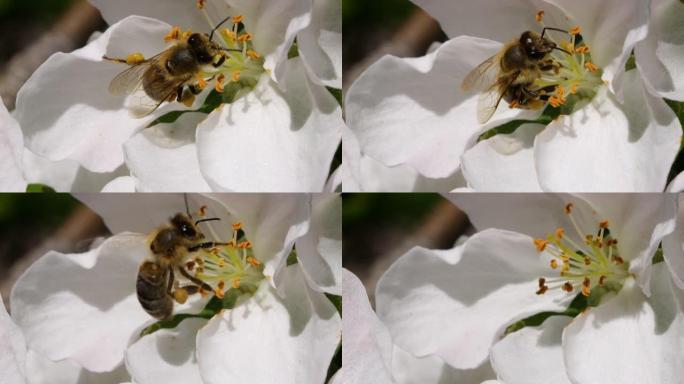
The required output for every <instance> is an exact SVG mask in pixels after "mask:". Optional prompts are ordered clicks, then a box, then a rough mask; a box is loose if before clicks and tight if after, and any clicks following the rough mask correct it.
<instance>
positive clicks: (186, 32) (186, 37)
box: [180, 29, 192, 40]
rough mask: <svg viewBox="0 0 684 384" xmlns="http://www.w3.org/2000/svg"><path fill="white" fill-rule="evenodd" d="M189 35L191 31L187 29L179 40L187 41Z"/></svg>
mask: <svg viewBox="0 0 684 384" xmlns="http://www.w3.org/2000/svg"><path fill="white" fill-rule="evenodd" d="M190 35H192V29H188V30H187V31H184V32H183V33H181V36H180V39H181V40H187V39H189V38H190Z"/></svg>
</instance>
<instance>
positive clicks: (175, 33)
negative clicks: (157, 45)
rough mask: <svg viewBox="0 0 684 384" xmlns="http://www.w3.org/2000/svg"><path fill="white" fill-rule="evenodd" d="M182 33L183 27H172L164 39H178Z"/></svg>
mask: <svg viewBox="0 0 684 384" xmlns="http://www.w3.org/2000/svg"><path fill="white" fill-rule="evenodd" d="M180 35H181V29H180V27H173V28H171V31H169V33H167V34H166V35H165V36H164V41H166V42H169V41H172V40H178V38H179V37H180Z"/></svg>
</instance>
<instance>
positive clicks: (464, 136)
mask: <svg viewBox="0 0 684 384" xmlns="http://www.w3.org/2000/svg"><path fill="white" fill-rule="evenodd" d="M500 48H501V45H500V44H498V43H495V42H492V41H489V40H483V39H477V38H472V37H466V36H462V37H458V38H455V39H453V40H450V41H448V42H446V43H444V44H442V46H440V47H439V48H438V49H437V50H436V51H435V52H433V53H430V54H428V55H426V56H423V57H420V58H410V59H406V58H404V59H402V58H397V57H394V56H385V57H383V58H382V59H380V60H378V61H377V62H376V63H375V64H373V65H372V66H371V67H370V68H368V70H366V72H364V73H363V74H362V75H361V76H360V77H359V78H358V79H357V80H356V81H355V82H354V84H352V86H351V88H350V89H349V92H348V94H347V98H346V107H347V110H346V116H347V123H348V124H349V127H350V128H351V130H352V131H353V132H354V134H355V135H356V137H357V139H358V141H359V144H360V148H361V152H362V153H363V154H365V155H368V156H370V157H372V158H374V159H376V160H378V161H380V162H381V163H382V164H384V165H385V166H390V167H392V166H396V165H400V164H407V165H409V166H411V167H413V168H414V169H415V170H416V171H418V172H419V173H421V174H422V175H424V176H427V177H431V178H445V177H448V176H450V175H453V174H454V173H455V172H456V171H457V170H458V168H459V165H460V157H461V154H462V153H463V151H464V150H465V149H466V148H467V147H468V146H469V145H471V143H474V141H475V139H476V138H477V133H478V131H479V130H480V124H479V123H478V121H477V111H476V109H477V99H478V96H477V95H473V94H471V93H465V92H462V91H461V90H459V86H460V84H461V81H462V80H463V79H464V78H465V76H466V75H467V74H468V73H469V72H470V71H471V70H472V69H473V68H475V67H476V66H477V65H478V64H480V63H481V62H482V61H484V60H485V59H486V58H487V57H489V56H491V55H493V54H494V53H496V51H497V50H499V49H500ZM515 114H518V112H517V111H514V110H511V109H506V113H501V114H496V115H494V118H495V119H494V120H493V121H492V122H491V123H490V124H491V125H492V126H495V125H499V124H501V123H502V122H504V121H502V120H501V119H502V118H503V119H504V120H505V119H506V118H508V119H510V118H511V117H512V116H514V115H515Z"/></svg>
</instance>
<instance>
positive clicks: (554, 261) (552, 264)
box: [550, 259, 558, 269]
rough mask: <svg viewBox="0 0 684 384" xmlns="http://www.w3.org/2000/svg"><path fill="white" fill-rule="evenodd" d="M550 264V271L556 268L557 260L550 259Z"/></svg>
mask: <svg viewBox="0 0 684 384" xmlns="http://www.w3.org/2000/svg"><path fill="white" fill-rule="evenodd" d="M550 264H551V269H556V268H558V260H556V259H552V260H551V263H550Z"/></svg>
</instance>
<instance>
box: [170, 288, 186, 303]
mask: <svg viewBox="0 0 684 384" xmlns="http://www.w3.org/2000/svg"><path fill="white" fill-rule="evenodd" d="M173 298H174V299H175V300H176V302H178V304H185V302H186V301H188V291H187V290H186V289H185V288H178V289H176V290H175V291H173Z"/></svg>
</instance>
